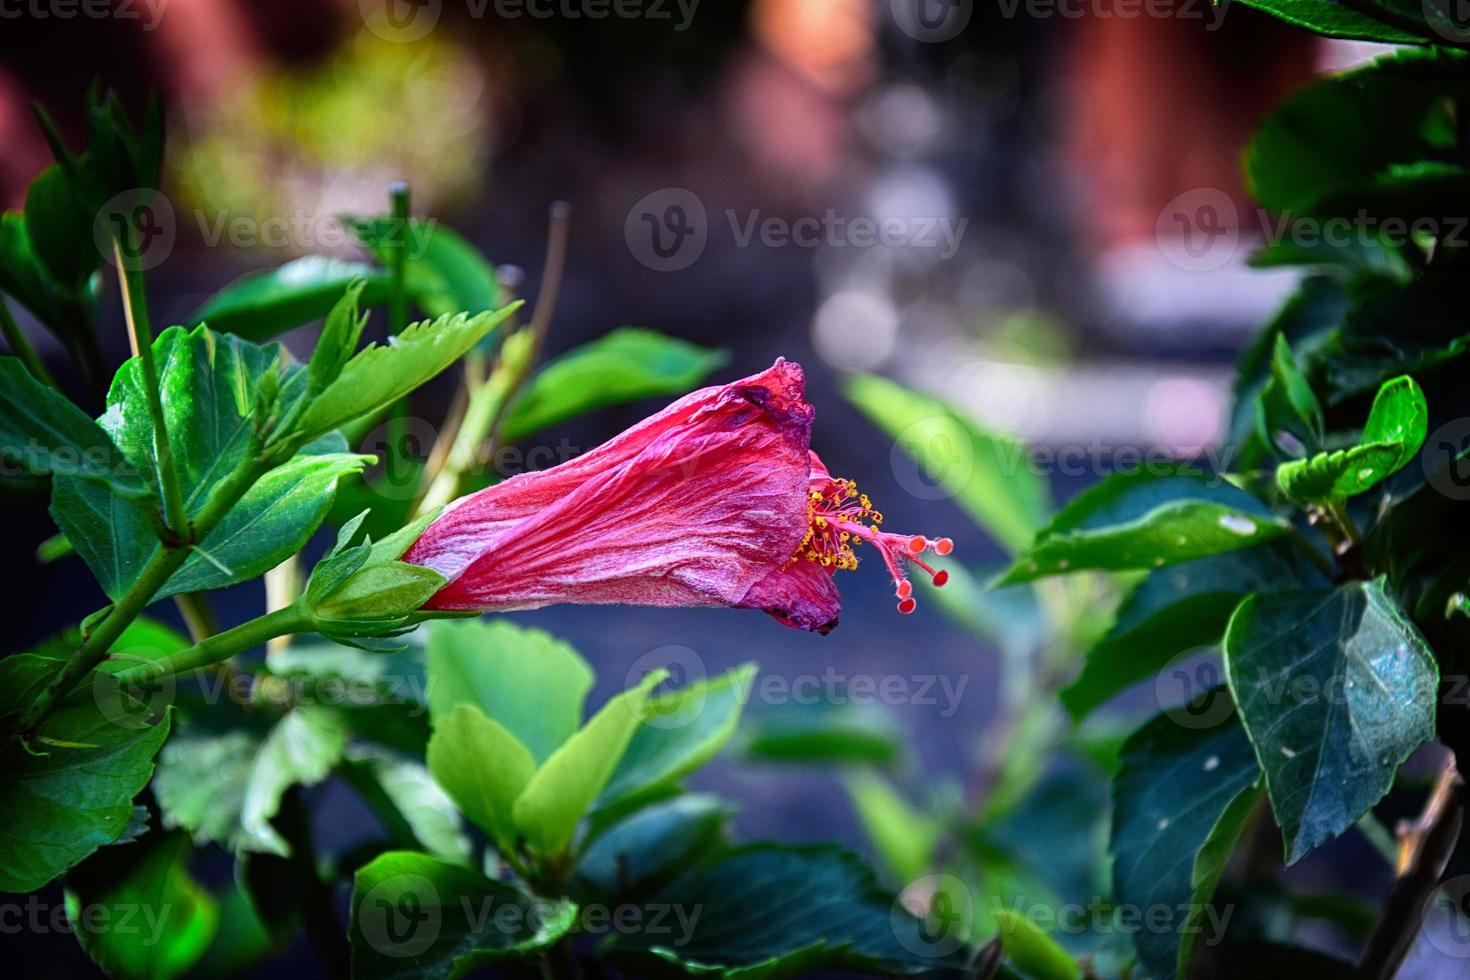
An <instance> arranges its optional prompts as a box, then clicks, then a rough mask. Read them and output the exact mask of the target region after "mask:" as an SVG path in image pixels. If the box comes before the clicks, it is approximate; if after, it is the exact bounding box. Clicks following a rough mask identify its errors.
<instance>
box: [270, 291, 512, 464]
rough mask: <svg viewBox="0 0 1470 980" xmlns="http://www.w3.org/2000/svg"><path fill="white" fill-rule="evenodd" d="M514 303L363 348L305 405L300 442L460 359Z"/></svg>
mask: <svg viewBox="0 0 1470 980" xmlns="http://www.w3.org/2000/svg"><path fill="white" fill-rule="evenodd" d="M520 305H521V304H520V303H519V302H517V303H512V304H511V305H510V306H507V307H505V308H504V309H501V310H498V311H496V312H493V313H478V314H475V315H474V316H466V315H465V314H462V313H461V314H454V315H446V316H441V317H439V318H438V319H437V320H424V321H422V322H420V323H415V324H413V325H412V326H410V327H409V328H408V329H406V330H404V331H403V332H402V333H401V334H399V335H398V336H396V337H394V338H392V340H391V341H390V342H389V343H388V344H387V345H386V346H381V347H380V346H378V345H376V344H369V345H368V346H367V347H365V348H363V349H362V350H361V351H359V352H358V353H357V355H356V356H354V357H353V358H352V360H350V361H348V362H347V364H346V365H345V366H344V367H343V368H342V373H341V374H339V375H338V376H337V380H335V381H333V382H332V383H331V384H330V385H328V386H327V388H326V390H324V391H323V392H322V393H321V395H319V396H318V397H317V398H316V400H315V401H313V402H311V403H310V404H309V405H308V406H307V408H306V411H305V412H303V413H302V415H301V418H300V420H299V421H298V422H297V431H298V432H299V433H300V436H301V437H302V438H307V439H311V438H315V437H316V436H319V435H321V434H323V433H326V432H330V431H332V430H333V429H335V428H337V427H338V426H341V425H343V424H345V423H347V422H350V421H352V420H353V419H355V418H358V417H360V416H363V415H367V414H369V413H371V412H374V411H376V410H377V409H380V408H383V407H384V406H386V405H391V404H393V403H394V402H395V401H397V400H398V399H399V398H401V397H402V396H404V395H406V394H408V393H409V392H410V391H413V390H414V389H415V388H418V387H419V386H420V385H422V384H423V383H424V382H426V381H428V380H429V379H430V378H433V377H434V376H435V375H437V374H438V373H439V372H441V371H443V370H444V369H445V368H447V367H449V365H451V364H453V363H454V362H455V361H457V360H459V359H460V358H461V357H463V356H464V355H465V353H466V352H467V351H469V349H470V348H471V347H473V346H475V344H477V343H478V342H479V341H480V340H481V339H482V338H484V336H485V335H486V334H488V333H489V332H490V331H491V330H494V329H495V328H496V327H497V326H499V325H500V324H501V323H502V322H504V321H505V319H506V318H507V317H509V316H510V315H511V314H512V313H514V312H515V311H516V310H517V309H519V308H520Z"/></svg>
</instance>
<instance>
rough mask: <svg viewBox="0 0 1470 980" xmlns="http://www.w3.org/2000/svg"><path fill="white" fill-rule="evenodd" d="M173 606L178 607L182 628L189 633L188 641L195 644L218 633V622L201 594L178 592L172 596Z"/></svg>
mask: <svg viewBox="0 0 1470 980" xmlns="http://www.w3.org/2000/svg"><path fill="white" fill-rule="evenodd" d="M174 605H175V606H178V608H179V615H180V616H182V617H183V618H184V628H185V629H187V630H188V631H189V639H191V640H193V641H194V642H195V643H198V642H200V641H201V640H203V639H205V638H206V637H209V636H211V635H213V634H215V633H218V632H219V621H218V620H217V619H216V618H215V615H214V610H213V609H212V608H210V605H209V599H208V598H206V597H205V596H204V594H203V593H200V592H180V593H179V594H178V595H176V596H174Z"/></svg>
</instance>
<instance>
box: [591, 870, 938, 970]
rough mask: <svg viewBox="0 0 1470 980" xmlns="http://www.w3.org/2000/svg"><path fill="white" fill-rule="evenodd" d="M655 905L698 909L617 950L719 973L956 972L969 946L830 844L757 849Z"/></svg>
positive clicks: (668, 892) (694, 877)
mask: <svg viewBox="0 0 1470 980" xmlns="http://www.w3.org/2000/svg"><path fill="white" fill-rule="evenodd" d="M650 906H669V907H672V908H673V909H675V910H680V909H684V910H688V911H689V912H691V913H692V912H693V910H696V909H697V910H698V915H697V917H695V916H694V915H692V914H691V915H689V917H688V919H686V920H684V921H682V922H675V923H673V924H672V926H673V928H672V930H666V931H664V932H663V933H655V931H654V930H653V929H652V928H651V927H650V928H649V929H648V930H647V931H628V932H623V933H620V934H619V935H617V936H615V937H613V939H612V940H611V941H610V943H609V947H608V948H609V949H610V951H612V952H614V953H615V954H622V955H625V956H629V957H653V958H654V962H655V963H657V962H659V961H663V962H665V963H669V964H673V965H675V966H678V967H679V968H681V969H682V970H683V971H684V972H686V973H690V974H695V975H701V976H705V975H707V976H714V977H739V978H741V980H756V978H762V980H764V978H773V977H790V976H796V975H798V974H801V973H804V972H809V971H816V970H831V971H834V972H841V971H855V972H867V973H879V974H885V975H890V976H911V975H918V974H922V973H926V972H929V971H932V970H943V969H946V968H948V969H958V968H960V967H962V966H963V965H964V961H965V953H966V952H967V950H966V949H965V948H964V947H963V946H962V944H961V943H960V942H959V941H958V940H957V938H956V937H955V936H954V934H953V932H952V931H950V930H951V929H952V928H953V923H942V924H941V931H940V932H939V933H938V934H936V933H935V932H934V931H932V930H930V929H929V928H928V927H926V926H925V925H924V924H923V923H921V922H920V921H919V920H918V919H915V918H913V917H912V916H910V915H909V914H908V913H907V912H906V911H905V910H904V909H903V907H902V906H900V905H898V904H897V902H896V900H895V898H894V896H893V895H892V894H889V893H887V892H885V891H884V890H883V889H881V888H880V887H879V886H878V884H877V882H876V881H875V880H874V877H873V873H872V872H871V871H869V870H868V869H867V868H865V867H864V866H863V865H862V864H861V862H859V861H858V859H857V858H856V856H854V855H853V854H850V853H848V852H846V851H843V850H841V849H839V848H837V847H833V846H830V845H819V846H814V847H792V846H782V845H776V844H755V845H752V846H749V847H743V848H739V849H737V850H734V851H731V852H729V853H728V854H726V855H725V856H723V857H721V858H719V859H717V860H715V861H713V862H711V863H709V864H707V865H705V866H703V867H700V868H696V869H694V870H693V871H691V872H689V873H688V874H686V875H683V876H681V877H679V878H677V879H675V880H674V881H673V882H672V883H671V884H670V885H668V887H666V888H664V889H661V890H660V891H658V892H657V893H655V894H654V895H653V897H652V898H651V900H650Z"/></svg>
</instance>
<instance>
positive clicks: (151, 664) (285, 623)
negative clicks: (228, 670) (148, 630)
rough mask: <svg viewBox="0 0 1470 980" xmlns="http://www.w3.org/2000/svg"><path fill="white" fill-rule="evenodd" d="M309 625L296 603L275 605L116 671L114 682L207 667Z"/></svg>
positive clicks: (302, 630) (307, 619)
mask: <svg viewBox="0 0 1470 980" xmlns="http://www.w3.org/2000/svg"><path fill="white" fill-rule="evenodd" d="M309 629H311V619H310V617H309V616H308V615H307V614H306V613H305V612H303V611H302V610H301V609H300V608H298V607H297V606H287V607H286V608H285V609H277V610H276V611H275V612H269V613H266V614H265V615H264V616H257V617H256V618H255V619H251V620H247V621H246V622H243V623H241V624H240V625H239V626H235V627H232V628H231V629H227V630H225V631H224V632H223V633H216V634H215V635H214V636H211V637H207V638H205V639H204V640H202V641H201V642H199V643H196V644H194V645H193V646H191V647H189V648H188V649H187V650H180V651H179V652H178V653H171V654H169V655H168V656H167V657H160V658H159V659H157V660H149V661H147V662H145V663H140V664H138V665H137V666H136V667H129V668H128V669H126V670H121V671H118V673H117V674H116V675H115V676H116V677H117V680H118V683H120V684H129V683H137V682H140V681H148V680H152V679H154V678H158V677H167V676H168V675H170V674H182V673H183V672H184V671H187V670H195V669H197V668H199V667H208V666H210V665H211V664H217V663H219V662H221V661H223V660H228V659H229V658H230V657H233V656H234V655H235V654H237V653H244V652H245V651H246V650H249V649H251V648H252V647H256V646H259V645H260V644H262V643H264V642H266V641H267V640H270V639H274V638H275V637H277V636H285V635H286V634H288V633H303V632H306V631H307V630H309Z"/></svg>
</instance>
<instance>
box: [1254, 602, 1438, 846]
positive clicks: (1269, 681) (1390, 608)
mask: <svg viewBox="0 0 1470 980" xmlns="http://www.w3.org/2000/svg"><path fill="white" fill-rule="evenodd" d="M1225 672H1226V677H1227V678H1228V679H1229V682H1230V690H1231V693H1232V694H1233V695H1234V697H1235V701H1236V703H1237V704H1239V705H1240V717H1241V720H1242V722H1243V723H1244V725H1245V729H1246V731H1247V732H1248V733H1249V734H1250V737H1251V741H1252V743H1253V744H1254V745H1255V750H1256V756H1257V758H1258V759H1259V760H1260V764H1261V769H1262V770H1263V771H1264V772H1265V774H1266V788H1267V789H1268V790H1269V791H1270V794H1271V806H1272V808H1273V809H1274V810H1275V812H1276V820H1277V823H1279V824H1280V826H1281V830H1282V833H1283V835H1284V837H1285V842H1286V860H1287V863H1288V864H1291V863H1294V862H1295V861H1297V860H1299V859H1300V858H1301V857H1302V855H1304V854H1306V853H1307V851H1309V850H1311V849H1312V848H1314V847H1316V846H1317V845H1318V844H1321V843H1322V842H1323V841H1325V840H1327V839H1328V838H1330V837H1335V836H1337V835H1338V834H1340V833H1342V832H1343V831H1345V830H1347V829H1348V828H1349V827H1351V826H1352V825H1353V824H1355V823H1357V822H1358V820H1359V818H1361V817H1362V816H1363V814H1365V813H1367V812H1368V809H1369V808H1370V807H1372V806H1373V805H1374V804H1375V803H1377V802H1378V801H1379V800H1380V799H1382V798H1383V796H1384V794H1385V793H1387V792H1388V790H1389V788H1390V787H1391V786H1392V785H1393V779H1394V774H1395V773H1396V772H1397V770H1398V767H1399V765H1400V764H1402V763H1403V761H1404V760H1405V759H1407V758H1408V757H1409V754H1410V753H1411V752H1413V751H1414V750H1415V749H1417V748H1418V747H1419V746H1420V745H1422V744H1423V743H1424V742H1425V741H1427V740H1428V739H1430V738H1433V737H1434V709H1435V692H1436V690H1437V688H1438V685H1439V670H1438V668H1437V666H1436V665H1435V660H1434V654H1433V652H1432V651H1431V650H1430V649H1429V647H1428V645H1427V644H1426V643H1425V642H1424V639H1423V637H1422V636H1421V635H1420V633H1419V631H1418V629H1416V628H1415V626H1414V625H1413V623H1411V622H1409V620H1408V617H1407V616H1405V615H1404V612H1403V610H1402V609H1400V608H1399V606H1398V603H1397V601H1396V600H1395V599H1394V598H1393V597H1392V596H1391V595H1389V594H1388V592H1387V591H1386V590H1385V588H1384V583H1383V581H1382V580H1381V579H1379V580H1374V581H1371V582H1353V583H1350V584H1348V585H1344V586H1341V587H1339V588H1337V589H1333V590H1331V591H1316V592H1279V593H1274V594H1268V595H1257V596H1251V597H1249V598H1247V599H1246V600H1245V601H1244V602H1242V603H1241V604H1240V608H1239V609H1237V610H1236V612H1235V615H1234V616H1232V617H1231V619H1230V627H1229V629H1228V631H1227V632H1226V635H1225Z"/></svg>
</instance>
